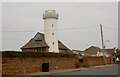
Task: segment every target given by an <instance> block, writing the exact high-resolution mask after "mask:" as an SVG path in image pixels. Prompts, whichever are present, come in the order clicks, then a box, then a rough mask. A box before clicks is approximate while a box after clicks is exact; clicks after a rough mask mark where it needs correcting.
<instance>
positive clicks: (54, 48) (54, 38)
mask: <svg viewBox="0 0 120 77" xmlns="http://www.w3.org/2000/svg"><path fill="white" fill-rule="evenodd" d="M52 24H53V27H52ZM44 32H45V41H46V43H47V44H48V46H49V47H50V48H49V52H59V50H58V32H57V19H55V18H46V19H44ZM52 33H54V35H52ZM53 42H54V45H53Z"/></svg>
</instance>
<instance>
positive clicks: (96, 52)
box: [85, 46, 110, 57]
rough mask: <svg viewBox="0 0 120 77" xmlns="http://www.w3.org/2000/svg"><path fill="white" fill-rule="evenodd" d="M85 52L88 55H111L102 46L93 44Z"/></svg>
mask: <svg viewBox="0 0 120 77" xmlns="http://www.w3.org/2000/svg"><path fill="white" fill-rule="evenodd" d="M85 54H86V56H103V55H105V56H106V57H108V56H110V55H108V54H107V53H106V52H103V50H102V49H101V48H99V47H96V46H91V47H89V48H87V49H85Z"/></svg>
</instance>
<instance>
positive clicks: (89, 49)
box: [85, 46, 102, 52]
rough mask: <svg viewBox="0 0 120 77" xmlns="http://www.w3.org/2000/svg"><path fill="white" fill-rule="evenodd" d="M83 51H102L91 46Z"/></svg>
mask: <svg viewBox="0 0 120 77" xmlns="http://www.w3.org/2000/svg"><path fill="white" fill-rule="evenodd" d="M85 51H100V52H101V51H102V49H101V48H99V47H96V46H91V47H89V48H87V49H86V50H85Z"/></svg>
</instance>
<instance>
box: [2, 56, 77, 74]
mask: <svg viewBox="0 0 120 77" xmlns="http://www.w3.org/2000/svg"><path fill="white" fill-rule="evenodd" d="M42 63H49V70H59V69H70V68H76V59H75V58H70V57H69V58H64V57H63V58H62V57H59V58H58V57H57V58H47V57H46V58H45V57H44V58H3V59H2V64H3V65H2V75H16V74H24V73H32V72H42Z"/></svg>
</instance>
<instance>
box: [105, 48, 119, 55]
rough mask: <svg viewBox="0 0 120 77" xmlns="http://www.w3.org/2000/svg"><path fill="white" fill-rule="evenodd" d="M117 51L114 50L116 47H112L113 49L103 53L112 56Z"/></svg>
mask: <svg viewBox="0 0 120 77" xmlns="http://www.w3.org/2000/svg"><path fill="white" fill-rule="evenodd" d="M117 51H118V49H116V47H114V48H113V49H105V52H106V53H107V54H108V55H110V56H112V54H113V53H116V52H117Z"/></svg>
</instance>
